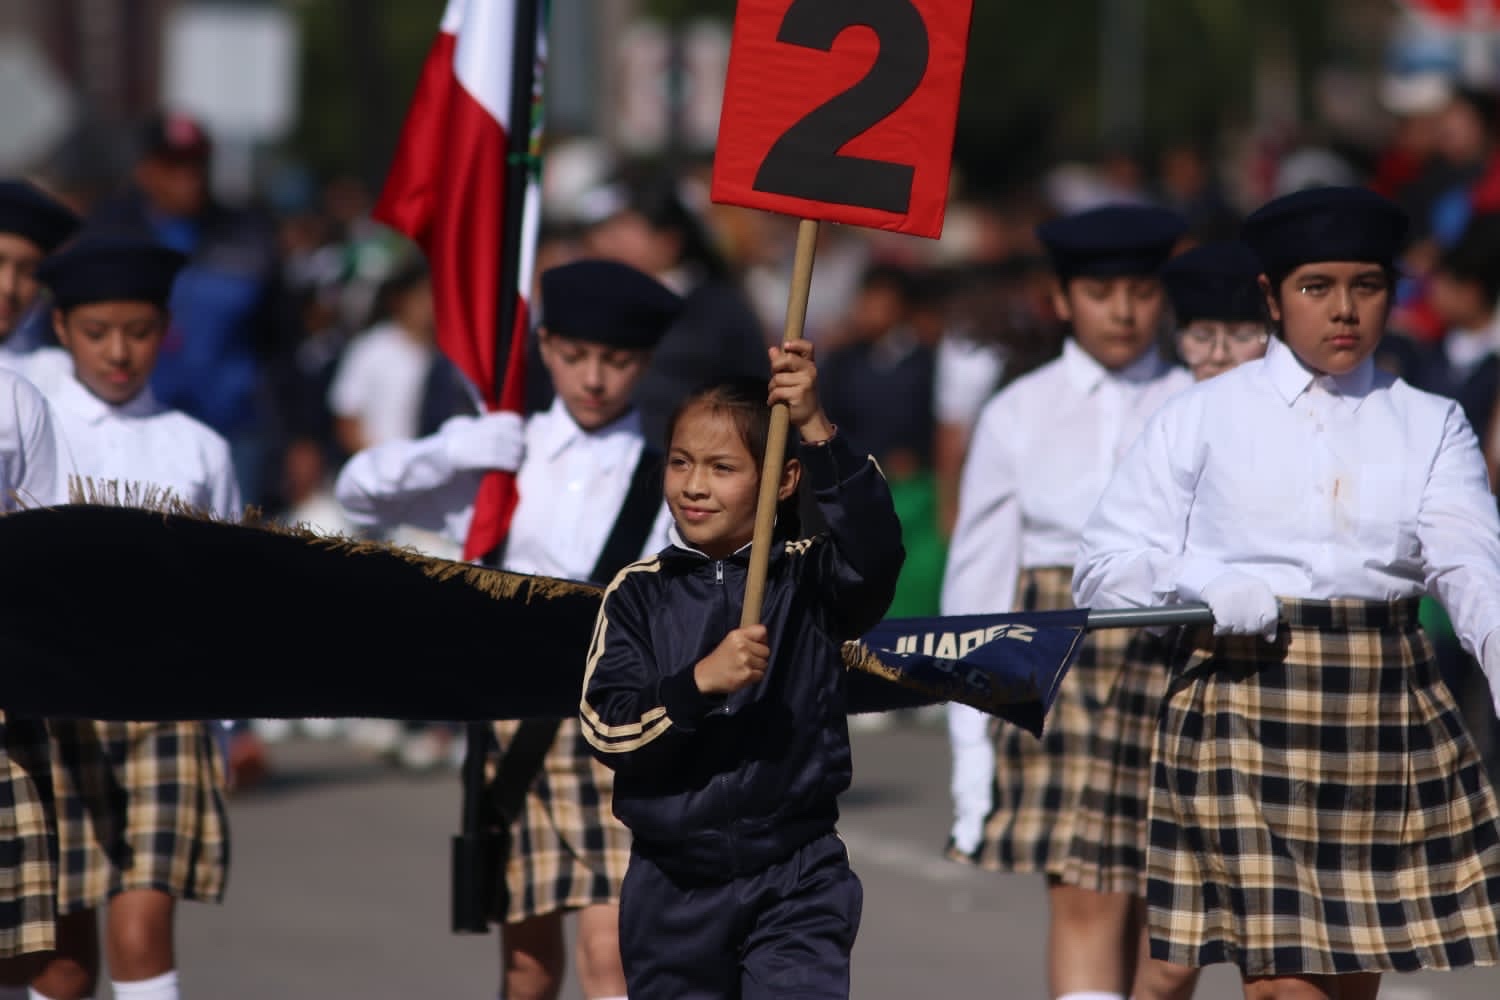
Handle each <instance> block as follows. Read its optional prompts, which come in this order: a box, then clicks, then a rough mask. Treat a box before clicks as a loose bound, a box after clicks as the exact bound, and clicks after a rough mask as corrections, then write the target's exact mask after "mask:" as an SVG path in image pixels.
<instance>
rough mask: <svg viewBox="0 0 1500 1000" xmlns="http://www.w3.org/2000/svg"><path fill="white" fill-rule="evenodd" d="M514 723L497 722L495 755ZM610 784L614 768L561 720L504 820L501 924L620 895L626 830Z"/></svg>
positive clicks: (574, 725)
mask: <svg viewBox="0 0 1500 1000" xmlns="http://www.w3.org/2000/svg"><path fill="white" fill-rule="evenodd" d="M519 726H520V723H519V722H500V723H496V725H495V735H496V736H497V737H498V739H499V742H500V746H501V748H502V750H501V753H502V754H503V753H504V749H503V748H504V747H506V746H509V745H510V741H511V738H512V737H513V736H514V735H515V732H516V729H517V728H518V727H519ZM614 787H615V774H614V772H613V771H611V770H610V769H609V768H607V767H605V766H604V765H603V764H600V763H599V762H598V761H597V760H595V759H594V754H593V751H592V750H591V749H590V748H589V745H588V743H587V741H586V740H585V739H584V737H583V727H582V725H581V724H580V723H579V721H578V719H577V718H572V719H564V720H563V722H562V723H561V724H560V725H559V726H558V730H557V737H556V738H555V739H554V740H553V741H552V747H551V749H549V750H548V751H547V755H546V757H545V758H544V760H543V763H542V768H541V772H540V773H539V774H538V775H537V778H536V780H535V781H533V782H532V784H531V788H530V790H529V791H528V792H527V793H526V808H525V810H524V812H523V813H522V814H521V816H520V817H518V818H517V820H516V822H515V823H513V824H512V825H511V831H510V832H511V852H510V859H509V861H508V863H507V865H506V869H505V884H506V889H507V890H508V891H509V897H510V902H509V906H508V907H507V909H506V912H505V915H504V917H505V922H506V923H514V922H516V921H519V920H527V919H529V918H531V917H540V916H545V915H547V914H549V913H559V912H567V911H570V910H579V909H582V908H583V907H585V906H593V905H596V904H610V903H612V904H618V903H619V902H620V884H621V883H622V882H623V881H624V880H625V869H626V868H627V867H629V865H630V831H629V830H627V829H626V828H625V826H624V824H622V823H621V822H620V821H619V820H617V819H615V815H614Z"/></svg>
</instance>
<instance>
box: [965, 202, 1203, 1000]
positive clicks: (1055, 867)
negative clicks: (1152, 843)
mask: <svg viewBox="0 0 1500 1000" xmlns="http://www.w3.org/2000/svg"><path fill="white" fill-rule="evenodd" d="M1185 229H1186V224H1185V223H1184V222H1183V220H1182V219H1181V217H1179V216H1178V215H1177V214H1176V213H1174V212H1169V211H1166V210H1163V209H1156V208H1147V207H1143V206H1134V205H1129V206H1127V205H1120V206H1107V207H1104V208H1100V209H1095V210H1093V211H1089V212H1084V213H1081V214H1078V215H1074V216H1070V217H1067V218H1063V219H1058V220H1054V221H1052V222H1049V223H1047V224H1045V225H1043V226H1042V227H1041V228H1040V230H1039V231H1038V235H1039V236H1040V237H1041V239H1042V242H1043V243H1044V244H1045V245H1046V247H1047V250H1048V253H1049V255H1050V256H1051V258H1052V263H1053V267H1054V269H1055V271H1056V274H1057V279H1058V285H1057V290H1056V292H1055V295H1054V303H1055V305H1056V308H1057V310H1058V312H1059V313H1060V314H1061V315H1062V317H1063V318H1064V319H1066V320H1069V321H1070V322H1071V324H1072V336H1071V337H1070V338H1069V339H1068V340H1067V342H1066V343H1065V345H1064V348H1063V355H1062V357H1061V358H1059V359H1058V360H1056V361H1054V362H1052V363H1050V364H1048V365H1045V366H1043V367H1042V368H1040V369H1038V370H1037V371H1035V372H1032V373H1031V374H1029V375H1027V376H1025V377H1023V378H1021V379H1018V380H1017V381H1015V382H1014V383H1012V384H1011V385H1010V386H1009V387H1008V388H1006V389H1005V390H1003V391H1002V392H1001V393H1000V394H999V395H997V396H996V397H995V398H994V399H993V400H991V401H990V403H989V404H988V405H987V406H986V407H985V410H984V412H983V414H982V415H981V416H980V418H979V423H978V425H977V426H976V428H975V431H974V437H973V445H972V447H971V450H970V453H969V457H968V460H967V461H966V462H965V466H964V473H963V479H962V483H961V486H960V492H959V503H958V523H957V526H956V529H955V531H954V535H953V544H952V548H951V550H950V555H949V562H948V569H947V575H946V579H945V581H944V586H943V614H945V615H962V614H982V613H993V612H996V611H1003V610H1009V609H1016V610H1023V611H1046V610H1052V609H1057V608H1064V607H1068V606H1069V605H1070V595H1069V585H1070V582H1071V579H1072V569H1071V567H1072V564H1073V559H1074V556H1075V554H1076V553H1077V549H1078V540H1079V536H1080V533H1081V531H1082V528H1083V523H1084V521H1085V519H1086V518H1087V517H1088V514H1089V511H1090V510H1092V509H1093V506H1094V503H1095V502H1096V501H1097V500H1098V497H1099V494H1100V493H1102V492H1103V490H1104V486H1105V483H1107V482H1108V479H1109V475H1110V472H1111V471H1112V470H1113V469H1114V467H1115V465H1116V464H1117V462H1118V461H1119V458H1120V456H1121V455H1122V454H1123V453H1124V451H1125V449H1126V448H1127V447H1128V446H1129V444H1130V443H1131V441H1132V440H1133V439H1134V435H1135V433H1136V432H1137V431H1138V430H1139V428H1140V427H1141V426H1142V425H1143V424H1144V423H1145V420H1146V418H1147V417H1148V416H1150V414H1151V413H1153V412H1154V411H1155V410H1156V408H1157V407H1159V406H1160V405H1161V404H1162V403H1163V402H1165V401H1166V400H1167V399H1168V398H1170V397H1171V396H1172V395H1173V394H1175V393H1177V392H1179V391H1181V390H1182V389H1183V388H1185V387H1186V386H1187V385H1189V384H1190V383H1191V381H1192V379H1191V376H1189V375H1188V373H1187V372H1186V371H1183V370H1182V369H1181V368H1177V367H1174V366H1172V365H1170V364H1169V363H1168V362H1166V361H1165V360H1163V358H1162V356H1161V354H1160V352H1159V350H1158V343H1159V341H1158V337H1159V334H1160V332H1161V324H1162V320H1163V317H1164V314H1165V311H1166V304H1167V303H1166V296H1165V293H1164V292H1163V290H1162V284H1161V281H1160V280H1159V278H1158V277H1157V275H1158V272H1159V271H1160V270H1161V267H1162V265H1163V264H1164V263H1165V262H1166V261H1167V258H1168V257H1169V255H1170V254H1171V253H1172V251H1173V249H1174V248H1175V246H1176V243H1177V241H1178V239H1179V238H1180V237H1181V236H1182V233H1183V231H1184V230H1185ZM1129 641H1130V633H1128V632H1125V631H1119V630H1114V631H1104V632H1098V633H1094V634H1092V635H1091V636H1090V637H1089V639H1088V642H1087V645H1086V646H1085V648H1084V651H1083V652H1082V654H1081V655H1080V657H1079V659H1078V661H1077V662H1076V663H1075V664H1074V666H1073V667H1072V669H1071V670H1070V671H1069V673H1068V675H1067V676H1066V677H1065V678H1064V680H1063V682H1062V685H1061V687H1060V689H1059V692H1058V696H1057V700H1056V702H1055V703H1054V704H1053V707H1052V711H1051V714H1050V716H1049V717H1048V720H1047V725H1046V729H1045V730H1044V732H1043V735H1042V739H1041V740H1040V741H1038V740H1036V739H1035V738H1034V737H1032V736H1031V735H1030V734H1029V733H1026V732H1022V731H1021V730H1020V729H1018V728H1015V727H1010V726H1007V727H1003V728H1002V729H1001V730H1000V735H999V760H1000V767H999V768H998V772H999V779H1000V781H999V786H998V793H999V794H998V798H993V797H992V789H993V788H994V787H995V778H996V775H997V767H996V756H995V748H994V743H993V742H992V741H993V737H992V736H991V735H990V734H991V730H990V725H989V717H988V716H985V715H983V714H981V713H979V712H977V711H975V710H973V709H969V708H966V707H963V706H958V705H951V706H950V707H949V723H950V735H951V738H952V742H953V755H954V772H953V792H954V798H955V802H956V807H957V808H956V814H957V815H956V821H955V824H954V827H953V835H952V851H951V853H952V854H953V855H955V856H957V857H959V858H961V859H968V860H972V861H975V862H977V863H978V864H980V865H982V866H983V867H986V868H990V869H996V870H1001V871H1013V872H1035V873H1038V874H1043V875H1045V876H1046V877H1047V879H1048V884H1049V889H1050V892H1049V898H1050V902H1051V910H1052V916H1051V921H1052V923H1051V945H1050V949H1051V953H1050V964H1051V981H1052V989H1053V993H1054V995H1055V996H1059V997H1067V998H1073V1000H1081V998H1084V997H1089V998H1093V1000H1102V998H1118V1000H1123V997H1124V996H1125V994H1126V992H1127V991H1128V990H1129V988H1130V983H1131V977H1132V975H1133V971H1134V966H1135V953H1136V949H1135V945H1134V942H1135V940H1136V938H1135V936H1134V934H1133V923H1134V910H1135V904H1134V899H1135V897H1136V896H1137V895H1138V894H1139V891H1140V889H1139V879H1140V872H1141V868H1142V866H1143V863H1144V862H1143V859H1141V858H1140V857H1139V848H1138V846H1137V845H1136V844H1135V843H1131V844H1129V845H1126V846H1122V847H1121V848H1120V849H1119V850H1115V849H1111V850H1110V851H1108V852H1107V853H1106V852H1103V851H1100V850H1095V851H1094V852H1093V856H1092V857H1090V858H1088V859H1087V862H1086V863H1081V864H1075V865H1074V870H1073V871H1072V872H1071V873H1070V883H1065V882H1064V881H1063V879H1062V877H1061V876H1062V875H1063V873H1064V865H1065V863H1066V862H1067V861H1068V858H1069V853H1070V849H1071V847H1072V844H1073V839H1074V833H1075V822H1076V821H1077V820H1078V818H1079V815H1080V813H1079V799H1080V796H1081V795H1082V793H1083V789H1084V786H1085V784H1086V783H1087V782H1088V780H1089V775H1090V769H1091V761H1092V755H1093V753H1094V752H1095V744H1096V741H1095V740H1094V738H1093V737H1094V730H1095V727H1096V725H1097V723H1098V721H1099V719H1100V718H1101V716H1102V715H1103V713H1104V711H1105V707H1106V705H1107V704H1108V703H1109V702H1110V699H1111V697H1112V692H1113V689H1114V688H1115V686H1116V683H1117V682H1118V681H1119V679H1120V678H1121V677H1122V665H1123V664H1124V662H1125V658H1126V647H1127V644H1128V643H1129ZM1098 752H1099V753H1102V754H1105V755H1107V756H1108V757H1110V758H1111V759H1112V758H1113V757H1114V756H1115V755H1116V754H1117V753H1121V752H1122V751H1121V749H1120V748H1118V747H1117V746H1114V745H1109V746H1101V747H1099V748H1098ZM1144 756H1145V752H1144V750H1142V751H1140V752H1138V753H1136V754H1135V758H1134V759H1136V760H1137V764H1136V769H1137V770H1138V771H1139V777H1140V781H1139V782H1138V784H1139V786H1140V788H1141V790H1142V792H1141V794H1142V795H1143V794H1144V789H1145V787H1146V786H1145V774H1146V772H1145V766H1146V764H1145V761H1144ZM1127 805H1128V806H1129V808H1130V809H1131V810H1133V811H1134V813H1136V814H1139V815H1141V816H1144V810H1145V803H1144V801H1143V800H1142V801H1139V802H1132V803H1128V804H1127Z"/></svg>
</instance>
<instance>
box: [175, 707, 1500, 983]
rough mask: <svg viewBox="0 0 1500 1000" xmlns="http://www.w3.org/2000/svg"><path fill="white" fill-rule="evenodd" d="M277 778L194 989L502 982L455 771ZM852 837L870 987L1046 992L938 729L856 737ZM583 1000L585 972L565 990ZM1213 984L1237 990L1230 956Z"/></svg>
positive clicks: (331, 764)
mask: <svg viewBox="0 0 1500 1000" xmlns="http://www.w3.org/2000/svg"><path fill="white" fill-rule="evenodd" d="M274 749H275V751H276V757H275V763H276V765H277V768H278V777H277V779H276V781H275V782H274V783H273V784H272V785H271V786H270V787H268V788H267V789H265V790H263V791H258V792H255V793H254V794H251V795H247V796H244V797H242V798H239V799H236V800H234V802H233V804H232V807H231V809H232V819H233V832H234V850H235V859H234V867H233V871H232V873H231V879H230V890H229V900H228V903H227V905H225V906H224V907H222V908H215V907H205V906H192V907H188V908H186V909H185V910H184V911H183V923H182V928H181V932H180V942H181V950H182V962H181V965H182V974H183V980H184V986H185V988H186V995H187V996H188V997H206V998H214V1000H251V998H254V1000H264V998H267V997H278V998H284V1000H329V998H345V997H347V998H351V1000H410V998H427V997H434V998H436V997H442V998H463V997H467V998H483V997H493V996H494V995H495V985H496V983H495V979H496V973H495V964H496V963H495V951H496V946H495V942H494V939H493V937H490V938H476V937H456V936H454V935H452V934H450V933H449V932H448V929H447V926H448V915H447V906H448V873H447V851H448V837H449V835H450V834H451V833H452V832H453V830H455V829H456V826H457V821H458V813H459V805H458V802H459V800H458V784H457V779H456V778H455V777H454V776H453V775H452V774H451V773H448V772H444V773H442V774H440V775H434V776H432V777H420V778H415V777H410V776H406V775H402V774H399V773H396V772H394V771H392V770H390V769H389V768H387V767H385V766H384V765H381V764H378V763H374V762H371V761H368V760H366V759H365V758H363V757H361V756H360V755H359V754H357V753H356V752H355V751H352V750H350V749H348V748H346V747H343V746H341V745H331V744H318V743H311V742H297V743H291V744H283V745H280V746H277V747H275V748H274ZM855 753H856V756H855V761H856V769H857V778H856V781H855V787H854V789H853V790H852V791H851V793H850V794H849V796H848V797H847V799H846V801H845V808H844V812H845V822H844V824H843V833H844V837H845V839H846V841H847V842H848V844H849V848H850V852H851V854H852V855H853V858H854V863H855V866H856V867H857V869H858V870H859V872H860V875H861V876H862V877H863V879H864V883H865V893H866V898H865V916H864V925H863V928H862V930H861V933H860V938H859V944H858V947H857V950H856V952H855V977H854V978H855V988H854V996H855V997H857V998H859V1000H896V998H901V1000H909V998H912V997H922V996H925V995H933V996H938V995H941V996H944V997H954V998H967V997H974V998H979V997H995V998H1011V997H1015V998H1023V1000H1032V998H1044V997H1045V996H1046V992H1045V985H1044V972H1045V969H1044V964H1043V955H1044V947H1045V931H1046V910H1045V906H1044V901H1043V894H1042V892H1041V889H1040V886H1039V885H1038V883H1037V881H1036V880H1035V879H1032V878H1023V877H1002V876H992V875H983V874H978V873H973V872H971V871H969V870H967V869H964V868H961V867H959V866H955V865H951V864H949V863H947V862H945V861H943V860H942V859H941V858H940V856H939V853H938V847H939V845H940V844H941V842H942V840H943V836H944V833H945V831H946V816H947V792H946V785H947V749H946V745H945V739H944V736H943V733H942V732H941V731H940V730H938V729H933V728H916V727H912V728H906V727H902V728H896V729H892V730H890V731H886V732H879V733H863V734H859V735H857V736H856V749H855ZM564 995H565V996H566V997H567V998H569V1000H578V997H579V994H578V993H577V990H576V988H574V987H573V986H571V985H570V987H569V989H568V990H567V991H566V992H565V994H564ZM1198 995H1199V996H1200V997H1204V998H1217V997H1231V996H1236V995H1238V991H1237V989H1236V988H1235V980H1234V978H1233V976H1232V975H1230V974H1229V973H1228V972H1227V970H1225V969H1222V968H1221V969H1218V970H1214V971H1213V972H1212V973H1211V974H1210V975H1209V976H1208V977H1206V978H1205V981H1204V984H1203V986H1202V987H1201V988H1200V990H1199V993H1198ZM1382 995H1383V996H1384V997H1387V998H1391V1000H1423V998H1444V1000H1448V998H1452V1000H1493V998H1494V997H1495V996H1497V995H1500V971H1496V970H1483V971H1477V972H1467V973H1459V974H1449V975H1443V976H1420V977H1409V978H1402V979H1399V980H1388V982H1387V987H1386V989H1385V991H1384V992H1383V994H1382Z"/></svg>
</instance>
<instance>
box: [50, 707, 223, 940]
mask: <svg viewBox="0 0 1500 1000" xmlns="http://www.w3.org/2000/svg"><path fill="white" fill-rule="evenodd" d="M209 725H210V724H209V723H204V722H170V723H158V722H88V721H84V720H71V719H70V720H56V721H53V722H49V723H48V727H49V728H50V729H51V731H52V765H53V766H52V781H53V785H54V787H55V789H56V794H57V820H58V822H57V832H58V844H59V848H60V864H59V868H58V878H57V906H58V912H59V913H64V914H67V913H76V912H79V911H81V910H90V909H94V908H96V907H100V906H103V905H105V904H107V903H108V902H109V901H110V899H112V898H113V897H114V896H115V895H117V894H119V893H121V892H126V891H129V890H132V889H155V890H157V891H159V892H164V893H167V894H168V895H170V896H173V897H174V898H177V899H190V900H196V901H199V902H209V903H217V902H219V901H220V900H221V899H223V897H224V881H225V876H226V873H227V870H228V865H229V820H228V816H227V815H226V814H225V809H224V797H223V788H224V775H223V770H222V768H221V767H220V761H219V758H218V752H217V750H216V748H215V745H214V740H213V736H212V735H211V733H210V731H209Z"/></svg>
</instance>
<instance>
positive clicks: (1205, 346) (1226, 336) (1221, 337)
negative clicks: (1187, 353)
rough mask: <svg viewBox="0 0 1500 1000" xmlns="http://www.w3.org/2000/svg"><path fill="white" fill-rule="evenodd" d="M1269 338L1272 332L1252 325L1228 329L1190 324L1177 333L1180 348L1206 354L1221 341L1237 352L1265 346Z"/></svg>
mask: <svg viewBox="0 0 1500 1000" xmlns="http://www.w3.org/2000/svg"><path fill="white" fill-rule="evenodd" d="M1269 339H1270V334H1268V333H1267V332H1266V331H1265V330H1262V329H1259V328H1257V327H1251V326H1236V327H1230V328H1227V329H1226V328H1222V327H1221V328H1218V329H1215V328H1213V327H1203V326H1190V327H1188V328H1187V329H1185V330H1179V331H1178V333H1177V344H1178V346H1179V347H1180V348H1182V349H1184V350H1191V351H1193V352H1194V353H1200V352H1201V353H1205V354H1206V353H1208V352H1209V351H1212V350H1213V349H1214V348H1215V347H1217V346H1218V345H1219V344H1221V343H1222V344H1224V345H1225V347H1227V348H1228V349H1229V350H1230V351H1232V352H1235V353H1238V352H1241V351H1250V350H1253V349H1255V348H1257V347H1264V346H1265V344H1266V341H1267V340H1269Z"/></svg>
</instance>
